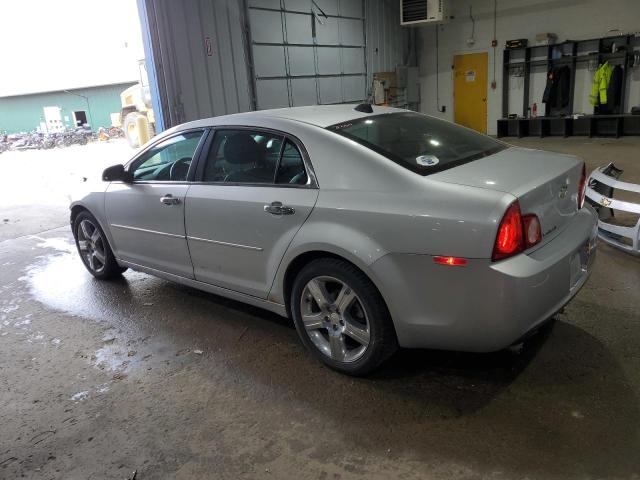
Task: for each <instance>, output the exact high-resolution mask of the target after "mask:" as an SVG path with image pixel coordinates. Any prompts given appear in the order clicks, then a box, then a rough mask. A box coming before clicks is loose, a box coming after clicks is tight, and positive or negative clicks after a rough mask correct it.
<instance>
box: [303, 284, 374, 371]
mask: <svg viewBox="0 0 640 480" xmlns="http://www.w3.org/2000/svg"><path fill="white" fill-rule="evenodd" d="M300 312H301V316H302V323H303V324H304V328H305V330H306V332H307V334H308V335H309V338H310V339H311V341H312V342H313V343H314V345H315V346H316V347H317V348H318V350H320V351H321V352H322V353H323V354H324V355H326V356H327V357H329V358H331V359H332V360H334V361H338V362H347V363H348V362H354V361H356V360H358V359H359V358H360V357H362V355H364V353H365V351H366V350H367V348H368V346H369V342H370V324H369V319H368V317H367V313H366V310H365V309H364V306H363V304H362V301H361V300H360V298H359V297H358V296H357V295H356V293H355V292H354V290H353V289H352V288H351V287H350V286H349V285H347V284H346V283H345V282H343V281H341V280H338V279H337V278H334V277H329V276H320V277H315V278H313V279H311V280H310V281H309V282H308V283H307V284H306V286H305V287H304V289H303V291H302V297H301V299H300Z"/></svg>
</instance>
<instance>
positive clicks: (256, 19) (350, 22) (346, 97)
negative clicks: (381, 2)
mask: <svg viewBox="0 0 640 480" xmlns="http://www.w3.org/2000/svg"><path fill="white" fill-rule="evenodd" d="M248 18H249V25H250V32H251V33H250V36H251V53H252V57H253V73H254V76H255V93H256V104H257V105H256V106H257V108H258V109H266V108H277V107H290V106H291V107H293V106H301V105H314V104H331V103H345V102H357V101H362V100H363V99H364V98H365V97H366V72H367V70H366V63H365V32H364V4H363V0H249V2H248Z"/></svg>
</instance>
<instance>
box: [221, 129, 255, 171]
mask: <svg viewBox="0 0 640 480" xmlns="http://www.w3.org/2000/svg"><path fill="white" fill-rule="evenodd" d="M261 157H262V150H261V148H260V146H259V145H258V144H257V143H256V141H255V140H254V139H253V137H252V136H251V135H249V134H248V133H236V134H235V135H232V136H230V137H228V138H227V141H226V142H225V144H224V159H225V160H226V161H227V162H229V163H233V164H248V163H255V162H259V161H260V160H262V158H261Z"/></svg>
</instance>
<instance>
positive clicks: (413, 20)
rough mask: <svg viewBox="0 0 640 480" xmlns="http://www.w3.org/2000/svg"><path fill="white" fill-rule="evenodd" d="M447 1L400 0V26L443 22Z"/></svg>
mask: <svg viewBox="0 0 640 480" xmlns="http://www.w3.org/2000/svg"><path fill="white" fill-rule="evenodd" d="M445 3H446V0H400V25H418V24H424V23H435V22H443V21H444V20H446V18H447V17H446V14H445Z"/></svg>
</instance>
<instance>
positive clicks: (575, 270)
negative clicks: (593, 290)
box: [569, 239, 595, 289]
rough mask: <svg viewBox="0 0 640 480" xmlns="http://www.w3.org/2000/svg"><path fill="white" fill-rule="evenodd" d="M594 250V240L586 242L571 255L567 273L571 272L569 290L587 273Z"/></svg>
mask: <svg viewBox="0 0 640 480" xmlns="http://www.w3.org/2000/svg"><path fill="white" fill-rule="evenodd" d="M594 248H595V240H594V241H592V240H591V239H589V240H587V242H586V243H585V244H584V245H583V246H582V247H580V248H579V249H578V250H577V251H576V252H574V253H573V255H571V262H570V266H569V269H570V270H569V271H570V272H571V275H570V281H569V288H570V289H573V288H575V287H576V285H577V284H578V282H580V279H582V277H584V276H585V275H586V274H587V272H588V271H589V267H590V265H591V255H592V253H593V250H594Z"/></svg>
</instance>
